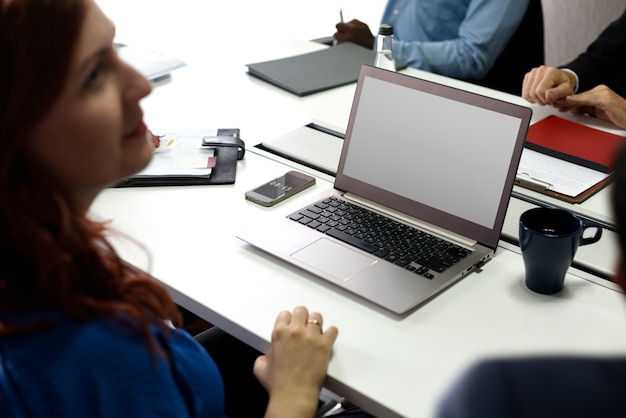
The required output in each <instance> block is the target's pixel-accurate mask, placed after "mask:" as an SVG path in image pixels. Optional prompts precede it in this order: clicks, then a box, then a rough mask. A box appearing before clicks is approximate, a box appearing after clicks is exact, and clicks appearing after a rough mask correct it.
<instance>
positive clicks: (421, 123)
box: [343, 77, 522, 228]
mask: <svg viewBox="0 0 626 418" xmlns="http://www.w3.org/2000/svg"><path fill="white" fill-rule="evenodd" d="M521 122H522V120H521V119H520V118H518V117H513V116H510V115H507V114H504V113H499V112H496V111H492V110H489V109H485V108H482V107H478V106H473V105H470V104H467V103H462V102H459V101H456V100H451V99H448V98H445V97H440V96H437V95H434V94H430V93H426V92H423V91H419V90H415V89H410V88H406V87H404V86H399V85H396V84H392V83H390V82H387V81H383V80H379V79H375V78H371V77H366V78H365V80H364V81H363V89H362V91H361V97H360V99H359V107H358V111H357V114H356V118H355V120H354V125H353V130H352V137H358V138H359V140H358V141H353V142H352V143H351V144H350V147H349V149H348V151H347V154H346V156H345V164H344V167H343V174H344V175H347V176H349V177H352V178H354V179H357V180H360V181H362V182H365V183H368V184H370V185H373V186H376V187H379V188H380V189H383V190H387V191H390V192H392V193H395V194H398V195H401V196H403V197H406V198H408V199H411V200H414V201H418V202H420V203H422V204H425V205H428V206H430V207H433V208H435V209H438V210H441V211H443V212H447V213H449V214H451V215H454V216H458V217H460V218H464V219H466V220H468V221H471V222H474V223H476V224H478V225H481V226H483V227H485V228H493V227H494V223H495V221H496V216H497V212H498V207H499V205H498V203H499V201H500V199H501V196H502V191H503V188H504V187H505V181H506V174H507V171H508V169H509V166H510V164H511V160H510V158H503V157H504V156H506V157H510V156H512V155H513V152H514V150H513V148H514V147H515V145H516V142H515V140H514V139H515V138H516V137H517V135H518V132H519V130H520V124H521ZM486 126H488V127H489V129H485V127H486ZM407 133H408V134H407ZM511 138H513V140H511ZM419 142H422V144H420V145H419V146H416V143H419ZM417 150H420V151H417ZM489 156H491V157H489ZM486 157H487V158H486ZM380 167H385V169H384V170H380V169H379V168H380ZM494 173H497V175H494ZM400 179H401V180H400Z"/></svg>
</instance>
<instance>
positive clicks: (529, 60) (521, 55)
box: [468, 0, 545, 95]
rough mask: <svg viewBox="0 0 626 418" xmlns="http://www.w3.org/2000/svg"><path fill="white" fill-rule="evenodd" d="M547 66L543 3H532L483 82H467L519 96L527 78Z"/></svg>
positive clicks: (531, 0) (538, 1)
mask: <svg viewBox="0 0 626 418" xmlns="http://www.w3.org/2000/svg"><path fill="white" fill-rule="evenodd" d="M544 62H545V47H544V30H543V10H542V8H541V0H530V3H529V4H528V9H527V10H526V13H525V14H524V17H523V18H522V21H521V23H520V25H519V27H518V28H517V30H516V31H515V32H514V33H513V36H512V37H511V39H510V40H509V43H508V44H507V46H506V47H505V48H504V51H502V53H501V54H500V56H499V57H498V59H497V60H496V62H495V64H494V66H493V67H492V68H491V70H490V71H489V72H488V73H487V75H486V76H485V77H484V78H483V79H481V80H468V81H471V82H473V83H475V84H480V85H482V86H486V87H490V88H492V89H496V90H500V91H504V92H507V93H511V94H515V95H520V94H521V92H522V82H523V81H524V75H525V74H526V73H527V72H528V71H530V70H531V69H532V68H534V67H538V66H540V65H542V64H544Z"/></svg>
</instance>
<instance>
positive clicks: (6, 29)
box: [0, 0, 337, 418]
mask: <svg viewBox="0 0 626 418" xmlns="http://www.w3.org/2000/svg"><path fill="white" fill-rule="evenodd" d="M114 35H115V26H114V25H113V23H112V22H111V21H110V20H109V19H108V18H107V17H106V16H105V15H104V14H103V12H102V11H101V9H100V8H99V7H98V5H97V4H96V2H95V0H0V51H2V60H0V196H2V198H1V199H0V254H2V263H0V416H2V417H29V418H36V417H63V418H72V417H81V418H84V417H101V418H118V417H142V418H150V417H172V418H180V417H206V418H208V417H215V418H222V417H225V416H226V414H229V415H230V411H231V410H232V411H235V412H237V411H241V409H238V408H237V407H238V406H240V405H244V406H245V404H247V403H248V401H249V399H250V398H249V396H248V395H249V394H248V393H245V390H242V391H241V393H239V395H240V396H239V398H238V399H237V398H236V397H233V396H231V395H234V393H233V392H231V390H230V389H231V388H230V387H229V385H228V384H227V382H228V381H229V379H230V377H229V376H225V375H224V374H223V373H224V372H225V371H226V370H227V369H226V368H223V367H220V364H217V361H214V359H213V358H212V357H211V356H210V355H209V354H208V352H207V350H209V351H210V350H211V349H212V348H211V347H207V350H205V348H203V346H201V345H200V344H199V343H198V342H197V341H196V340H194V339H193V338H192V337H191V336H190V335H189V334H187V333H186V332H185V331H181V330H178V329H175V328H173V327H172V326H171V325H170V324H171V323H176V322H178V320H179V316H180V313H179V311H178V310H177V307H176V305H175V304H174V302H173V301H172V299H171V298H170V296H169V294H168V293H167V291H166V290H165V289H164V288H163V287H162V286H161V285H159V284H158V283H157V282H156V281H155V280H153V279H152V278H150V277H149V276H148V275H147V274H146V273H144V272H140V271H136V270H134V269H132V268H130V267H129V266H128V265H127V264H125V263H124V262H123V260H122V259H121V258H120V257H119V256H118V255H117V253H116V252H115V250H114V248H113V247H112V246H111V245H110V244H109V242H108V240H107V238H106V237H107V235H108V234H109V233H110V231H109V227H108V226H107V224H106V223H103V222H96V221H94V220H92V219H91V218H90V217H89V216H88V211H89V208H90V205H91V204H92V202H93V201H94V199H95V198H96V197H97V196H98V194H99V193H100V192H101V191H102V190H103V189H105V188H106V187H108V186H110V185H112V184H116V183H117V182H118V181H119V180H120V179H122V178H124V177H125V176H128V175H131V174H134V173H136V172H138V171H140V170H142V169H143V168H144V167H146V166H147V164H148V163H149V162H150V160H151V158H152V155H153V145H152V141H151V134H150V132H149V131H148V129H147V127H146V125H145V124H144V122H143V111H142V109H141V107H140V105H139V102H140V100H141V99H142V98H144V97H145V96H146V95H148V94H149V93H150V90H151V86H150V84H149V82H148V81H147V80H146V79H145V78H144V77H143V76H141V75H140V74H139V73H138V72H137V71H135V70H134V69H132V68H131V67H130V66H129V65H127V64H126V63H124V62H123V61H121V60H120V58H119V57H118V55H117V53H116V51H115V49H114V46H113V38H114ZM336 338H337V329H336V328H335V327H332V326H330V327H326V328H325V327H324V324H323V318H322V315H321V314H319V313H317V312H309V311H308V309H307V308H305V307H302V306H299V307H296V308H294V309H293V310H292V311H283V312H280V313H279V314H278V316H277V318H276V321H275V324H274V329H273V332H272V342H271V345H270V349H269V351H268V353H266V354H263V355H260V353H256V355H255V354H254V352H253V355H255V357H254V358H253V360H252V362H247V363H246V364H247V365H248V366H246V367H248V374H249V375H250V377H251V378H254V377H253V373H254V376H256V378H257V379H258V382H260V384H259V386H261V385H262V389H264V390H265V391H266V396H267V399H266V403H265V405H263V409H264V411H262V412H261V414H263V413H264V414H265V416H266V417H277V416H285V414H289V415H290V416H294V417H296V416H297V417H313V416H314V415H315V412H316V410H317V407H318V397H319V391H320V388H321V386H322V383H323V381H324V378H325V376H326V371H327V367H328V362H329V359H330V355H331V351H332V347H333V344H334V342H335V339H336ZM209 340H210V339H209ZM213 341H215V340H213ZM207 342H210V341H207ZM231 354H232V353H231ZM232 357H236V356H234V355H233V356H231V359H230V360H232V361H233V362H234V363H237V362H238V358H232ZM245 360H246V361H248V360H249V359H245ZM235 383H237V382H235ZM245 387H246V388H247V387H249V386H245ZM235 389H237V388H236V387H235ZM229 400H230V402H229ZM233 402H238V403H239V404H240V405H233ZM238 416H240V417H246V416H251V415H247V414H246V413H245V412H239V415H238ZM231 417H232V418H234V417H235V415H231Z"/></svg>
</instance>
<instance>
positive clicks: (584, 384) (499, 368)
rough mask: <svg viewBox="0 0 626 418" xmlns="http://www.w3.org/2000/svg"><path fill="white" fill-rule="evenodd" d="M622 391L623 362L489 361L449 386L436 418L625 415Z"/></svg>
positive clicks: (564, 359) (576, 359) (625, 363)
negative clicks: (450, 387)
mask: <svg viewBox="0 0 626 418" xmlns="http://www.w3.org/2000/svg"><path fill="white" fill-rule="evenodd" d="M625 393H626V359H625V358H585V357H544V358H526V359H502V360H491V361H486V362H483V363H481V364H478V365H476V366H475V367H473V368H472V369H471V370H469V371H468V372H467V373H466V374H465V375H464V376H463V377H462V378H461V379H460V380H459V381H458V382H457V383H456V384H455V385H454V386H453V387H452V389H451V390H450V392H448V394H447V395H446V396H445V397H444V398H443V401H442V403H441V407H440V410H439V412H438V414H437V417H438V418H473V417H476V418H479V417H480V418H491V417H493V418H500V417H519V418H524V417H529V418H530V417H532V418H542V417H550V418H553V417H579V418H586V417H589V418H591V417H623V416H626V396H624V394H625Z"/></svg>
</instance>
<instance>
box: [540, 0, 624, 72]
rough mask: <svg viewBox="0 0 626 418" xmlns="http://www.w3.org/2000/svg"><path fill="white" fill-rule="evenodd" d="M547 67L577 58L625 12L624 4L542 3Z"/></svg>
mask: <svg viewBox="0 0 626 418" xmlns="http://www.w3.org/2000/svg"><path fill="white" fill-rule="evenodd" d="M542 5H543V13H544V30H545V42H546V64H548V65H553V66H558V65H562V64H565V63H567V62H569V61H571V60H572V59H574V58H576V57H577V56H578V54H579V53H581V52H583V51H584V50H585V49H587V46H589V44H590V43H591V42H592V41H593V40H594V39H595V38H596V37H597V36H598V34H599V33H600V32H601V31H602V29H604V28H605V27H606V26H607V25H608V24H609V23H610V22H612V21H613V20H615V19H617V18H618V17H619V16H620V15H621V14H622V13H623V12H624V9H626V1H624V0H542Z"/></svg>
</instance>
